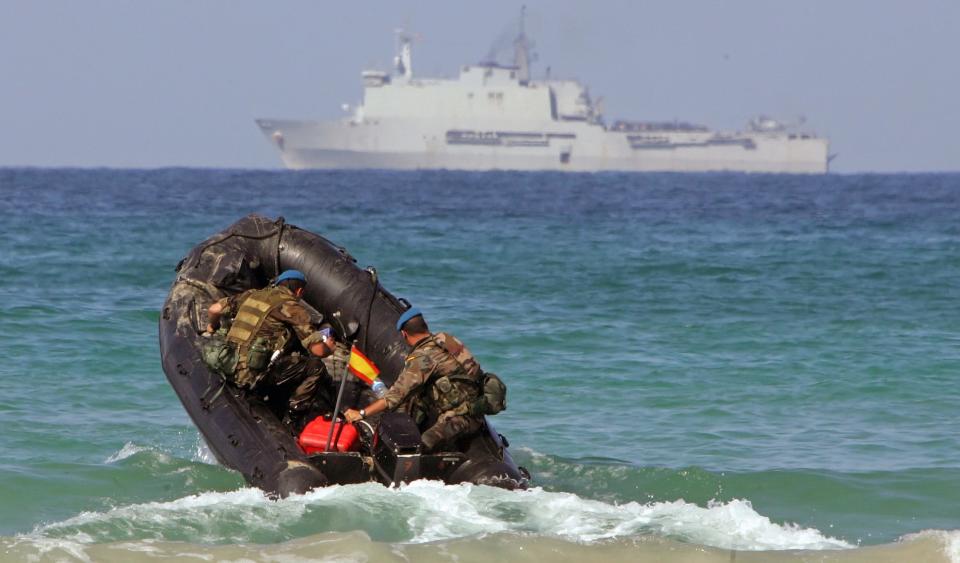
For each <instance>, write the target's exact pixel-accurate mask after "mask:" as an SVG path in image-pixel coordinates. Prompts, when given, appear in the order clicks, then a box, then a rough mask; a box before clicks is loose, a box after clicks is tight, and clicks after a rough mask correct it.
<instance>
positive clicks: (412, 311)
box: [397, 307, 423, 330]
mask: <svg viewBox="0 0 960 563" xmlns="http://www.w3.org/2000/svg"><path fill="white" fill-rule="evenodd" d="M422 314H423V313H421V312H420V309H418V308H416V307H410V308H409V309H407V310H406V311H404V312H403V314H402V315H400V318H399V319H397V330H400V329H401V328H403V325H404V324H405V323H406V322H407V321H409V320H410V319H412V318H413V317H416V316H419V315H422Z"/></svg>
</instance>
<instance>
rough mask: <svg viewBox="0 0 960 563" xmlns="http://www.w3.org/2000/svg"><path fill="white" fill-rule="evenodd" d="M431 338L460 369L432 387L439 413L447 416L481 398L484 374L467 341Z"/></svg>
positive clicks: (446, 336) (432, 399)
mask: <svg viewBox="0 0 960 563" xmlns="http://www.w3.org/2000/svg"><path fill="white" fill-rule="evenodd" d="M431 338H433V341H434V343H435V344H436V345H437V346H438V347H440V349H441V350H443V351H445V352H446V353H447V355H448V356H450V358H451V359H453V361H454V362H455V363H456V365H457V367H458V368H459V369H457V370H456V371H455V372H454V373H450V374H446V375H443V376H441V377H438V378H437V379H436V380H435V381H433V384H432V385H431V386H430V399H431V401H432V402H433V404H434V406H435V407H436V409H437V411H439V412H440V413H444V412H447V411H450V410H454V409H457V408H458V407H461V406H465V405H470V404H472V403H473V402H474V401H476V399H477V398H478V396H480V395H481V386H482V382H481V375H482V373H483V372H482V371H481V370H480V364H478V363H477V360H476V358H474V357H473V354H471V353H470V350H469V349H468V348H467V347H466V346H465V345H464V344H463V342H460V341H459V340H457V339H456V338H455V337H453V336H451V335H449V334H445V333H442V332H440V333H437V334H435V335H433V336H432V337H431Z"/></svg>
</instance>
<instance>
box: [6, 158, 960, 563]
mask: <svg viewBox="0 0 960 563" xmlns="http://www.w3.org/2000/svg"><path fill="white" fill-rule="evenodd" d="M250 213H257V214H261V215H264V216H267V217H270V218H277V217H281V216H282V217H284V218H285V219H286V221H287V222H288V223H290V224H294V225H297V226H299V227H302V228H304V229H307V230H310V231H313V232H316V233H319V234H322V235H323V236H325V237H327V238H329V239H331V240H332V241H334V242H336V243H338V244H340V245H343V246H344V247H346V248H347V249H348V250H349V252H350V253H351V254H352V255H353V256H354V257H356V259H357V262H358V265H359V266H361V267H367V266H373V267H375V268H376V269H377V271H378V272H379V275H380V281H381V282H382V284H383V285H384V286H385V287H386V288H387V289H388V290H389V291H391V292H392V293H393V294H394V295H396V296H398V297H404V298H406V299H408V300H409V301H410V302H411V303H413V304H415V305H417V306H419V307H420V308H421V309H422V310H423V311H424V313H425V316H426V318H427V320H428V321H429V322H430V324H431V327H432V328H434V329H435V330H443V331H446V332H450V333H453V334H456V335H457V336H458V337H460V338H461V339H462V340H464V341H465V342H466V343H467V344H468V345H469V346H470V348H471V349H472V351H473V352H474V354H475V355H476V356H477V358H478V359H479V360H480V362H481V364H482V365H483V367H484V368H485V369H487V370H490V371H494V372H496V373H498V374H499V375H500V376H501V377H502V378H503V379H504V380H505V382H506V383H507V385H508V388H509V391H508V408H507V410H506V411H504V412H502V413H500V414H498V415H496V416H495V417H493V418H492V422H493V423H494V424H495V425H496V428H497V430H498V431H499V432H500V433H502V434H503V435H505V436H506V437H507V438H508V440H509V443H510V451H511V452H512V454H513V456H514V458H515V459H516V460H517V462H518V463H519V464H521V465H523V466H525V467H526V468H528V469H529V471H530V472H531V474H532V476H533V478H532V484H531V487H530V489H529V490H526V491H516V492H511V491H505V490H501V489H495V488H490V487H486V486H475V485H444V484H442V483H440V482H435V481H417V482H413V483H410V484H407V485H404V486H401V487H399V488H387V487H384V486H381V485H379V484H363V485H350V486H332V487H328V488H324V489H319V490H314V491H312V492H309V493H307V494H304V495H295V496H292V497H290V498H286V499H283V500H276V499H273V498H270V497H268V496H266V495H264V494H263V493H262V492H261V491H260V490H258V489H255V488H251V487H249V486H248V485H247V484H246V483H245V482H244V480H243V479H242V477H241V476H240V475H239V474H238V473H236V472H234V471H232V470H230V469H228V468H226V467H222V466H220V465H218V464H217V462H216V460H215V459H214V458H213V456H212V455H211V453H210V451H209V449H208V448H207V446H206V444H205V443H204V442H203V440H202V438H201V437H200V434H199V432H198V431H197V428H196V427H195V426H194V425H193V424H192V422H191V420H190V419H189V417H188V416H187V414H186V412H185V411H184V409H183V407H182V406H181V404H180V402H179V400H178V399H177V397H176V395H175V394H174V392H173V390H172V389H171V387H170V386H169V384H168V383H167V379H166V377H165V374H164V372H163V370H162V368H161V358H160V351H159V346H158V321H159V311H160V308H161V306H162V304H163V302H164V299H165V298H166V295H167V292H168V291H169V289H170V286H171V283H172V282H173V279H174V268H175V266H176V264H177V262H179V261H180V259H181V258H182V257H183V256H185V255H186V254H187V253H188V252H189V251H190V249H191V248H192V247H194V246H195V245H197V244H198V243H200V242H201V241H203V240H204V239H206V238H207V237H209V236H211V235H213V234H215V233H217V232H219V231H221V230H222V229H224V228H226V227H227V226H229V225H230V224H231V223H233V222H234V221H236V220H238V219H240V218H241V217H244V216H246V215H248V214H250ZM0 218H2V219H0V234H2V236H0V429H2V431H0V561H153V560H165V559H177V560H181V561H212V560H217V561H220V560H231V561H305V560H317V561H358V562H359V561H418V562H420V561H426V562H430V561H458V562H470V561H478V562H480V561H501V560H508V561H545V560H553V561H610V560H630V561H666V562H670V561H697V562H712V561H717V562H720V561H723V562H729V561H774V562H775V561H952V562H957V561H960V410H958V404H960V385H958V383H960V315H958V303H960V286H958V280H960V174H893V175H880V174H865V175H847V174H828V175H812V176H793V175H763V174H759V175H754V174H732V173H731V174H726V173H724V174H619V173H600V174H561V173H512V172H488V173H461V172H449V171H434V172H427V171H423V172H389V171H364V172H354V171H312V172H294V171H266V170H264V171H258V170H217V169H180V168H169V169H151V170H128V169H53V168H51V169H43V168H3V169H0Z"/></svg>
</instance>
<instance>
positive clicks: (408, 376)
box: [383, 332, 482, 418]
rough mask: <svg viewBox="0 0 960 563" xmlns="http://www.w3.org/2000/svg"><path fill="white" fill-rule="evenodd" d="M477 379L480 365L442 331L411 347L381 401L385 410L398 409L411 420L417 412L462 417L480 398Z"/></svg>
mask: <svg viewBox="0 0 960 563" xmlns="http://www.w3.org/2000/svg"><path fill="white" fill-rule="evenodd" d="M481 377H482V372H481V370H480V365H479V364H478V363H477V361H476V359H475V358H474V357H473V354H471V353H470V350H469V349H467V347H466V346H465V345H464V344H463V342H460V340H458V339H457V338H456V337H454V336H452V335H449V334H445V333H442V332H441V333H437V334H431V335H430V336H429V337H427V338H424V339H423V340H421V341H420V342H418V343H417V344H416V346H414V347H413V350H411V351H410V354H408V355H407V359H406V361H405V362H404V366H403V371H401V372H400V375H399V376H397V380H396V382H394V384H393V386H392V387H390V390H389V391H387V394H386V395H384V397H383V398H384V400H385V401H386V403H387V409H389V410H396V409H398V408H400V409H402V410H404V411H405V412H408V413H410V414H411V415H413V416H414V417H415V418H416V415H417V413H416V411H417V410H421V409H422V411H423V414H425V415H426V416H427V417H428V418H437V417H439V416H440V415H441V414H443V413H445V412H450V411H458V412H457V414H465V413H466V412H467V407H468V406H469V404H470V403H472V402H473V401H475V400H476V399H477V398H478V397H479V395H480V379H481ZM460 410H463V411H464V412H463V413H460V412H459V411H460Z"/></svg>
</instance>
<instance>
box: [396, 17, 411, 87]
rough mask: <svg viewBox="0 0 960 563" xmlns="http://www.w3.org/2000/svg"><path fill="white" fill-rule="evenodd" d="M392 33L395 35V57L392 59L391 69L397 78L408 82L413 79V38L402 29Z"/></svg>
mask: <svg viewBox="0 0 960 563" xmlns="http://www.w3.org/2000/svg"><path fill="white" fill-rule="evenodd" d="M394 31H395V33H396V34H397V55H396V56H395V57H393V68H394V70H395V71H396V72H397V75H398V76H402V77H403V78H405V79H406V80H410V79H411V78H413V54H412V51H413V49H412V45H413V36H412V35H410V34H409V33H407V32H406V31H404V30H403V29H397V30H394Z"/></svg>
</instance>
